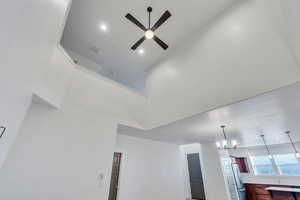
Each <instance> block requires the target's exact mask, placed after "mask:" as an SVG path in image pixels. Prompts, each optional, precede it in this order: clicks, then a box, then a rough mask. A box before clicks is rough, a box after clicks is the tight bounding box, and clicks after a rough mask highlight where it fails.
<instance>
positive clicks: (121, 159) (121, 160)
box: [108, 151, 124, 200]
mask: <svg viewBox="0 0 300 200" xmlns="http://www.w3.org/2000/svg"><path fill="white" fill-rule="evenodd" d="M115 153H118V154H120V155H121V158H120V165H119V174H118V184H117V188H118V189H117V194H116V200H118V199H119V191H120V182H121V181H120V180H121V171H122V165H123V158H124V152H122V151H114V152H113V159H114V154H115ZM113 159H112V165H111V173H110V182H109V193H110V184H111V178H112V169H113V162H114V160H113ZM108 195H109V194H108Z"/></svg>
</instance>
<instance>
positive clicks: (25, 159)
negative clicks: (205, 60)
mask: <svg viewBox="0 0 300 200" xmlns="http://www.w3.org/2000/svg"><path fill="white" fill-rule="evenodd" d="M70 80H71V82H70V83H69V84H70V85H69V87H68V90H67V92H66V95H65V99H64V101H63V104H62V105H61V107H60V109H53V108H51V107H49V106H44V105H41V104H36V103H33V104H32V106H31V107H30V109H29V113H28V115H27V117H26V118H25V121H24V123H23V125H22V128H21V131H20V134H19V136H18V137H17V139H16V142H15V145H13V147H12V149H11V152H10V154H9V156H8V159H7V160H6V162H5V163H4V165H3V167H2V169H1V170H0V188H1V192H0V199H10V200H18V199H20V198H22V199H24V200H38V199H45V200H48V199H49V200H53V199H73V200H76V199H78V200H81V199H90V200H93V199H94V200H98V199H107V198H108V189H109V182H110V171H111V164H112V155H113V151H114V147H115V140H116V132H117V124H118V123H123V122H124V123H126V122H127V123H128V124H130V125H132V126H134V125H138V124H139V122H141V123H142V121H141V120H142V117H141V114H142V113H143V108H144V107H145V105H144V104H143V103H142V102H144V103H145V102H146V101H145V98H144V97H143V96H140V95H138V94H134V93H132V92H131V91H130V90H124V89H123V88H120V87H116V86H115V85H113V84H112V83H109V82H106V81H105V80H102V79H101V77H99V75H94V74H91V73H89V72H87V71H85V70H81V69H80V68H76V69H74V72H73V73H72V77H71V79H70ZM135 119H137V120H135ZM100 174H103V176H104V180H103V181H100V180H99V176H100Z"/></svg>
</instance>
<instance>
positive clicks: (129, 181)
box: [115, 135, 184, 200]
mask: <svg viewBox="0 0 300 200" xmlns="http://www.w3.org/2000/svg"><path fill="white" fill-rule="evenodd" d="M115 151H116V152H122V153H123V159H122V163H121V174H120V183H119V193H118V194H119V196H118V199H119V200H140V199H143V200H153V199H155V200H184V185H183V184H184V179H183V171H182V162H181V158H180V151H179V148H178V146H177V145H174V144H167V143H162V142H157V141H152V140H145V139H139V138H134V137H130V136H125V135H118V137H117V144H116V150H115Z"/></svg>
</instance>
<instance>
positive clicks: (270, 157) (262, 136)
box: [260, 135, 273, 160]
mask: <svg viewBox="0 0 300 200" xmlns="http://www.w3.org/2000/svg"><path fill="white" fill-rule="evenodd" d="M260 137H261V139H262V140H263V142H264V145H265V147H266V150H267V152H268V157H269V159H270V160H272V159H273V156H272V154H271V151H270V149H269V147H268V145H267V143H266V139H265V135H260Z"/></svg>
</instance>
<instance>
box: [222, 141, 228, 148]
mask: <svg viewBox="0 0 300 200" xmlns="http://www.w3.org/2000/svg"><path fill="white" fill-rule="evenodd" d="M222 146H223V148H226V147H227V140H223V141H222Z"/></svg>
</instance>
